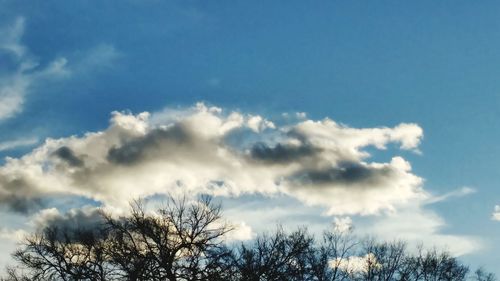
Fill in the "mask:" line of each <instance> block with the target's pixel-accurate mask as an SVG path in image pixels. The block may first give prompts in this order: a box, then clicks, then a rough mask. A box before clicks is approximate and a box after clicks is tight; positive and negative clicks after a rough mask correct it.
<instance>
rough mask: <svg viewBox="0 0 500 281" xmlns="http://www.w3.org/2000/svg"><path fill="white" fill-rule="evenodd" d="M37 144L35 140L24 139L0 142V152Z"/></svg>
mask: <svg viewBox="0 0 500 281" xmlns="http://www.w3.org/2000/svg"><path fill="white" fill-rule="evenodd" d="M37 142H38V139H37V138H24V139H16V140H10V141H4V142H0V151H5V150H10V149H15V148H18V147H24V146H32V145H35V144H36V143H37Z"/></svg>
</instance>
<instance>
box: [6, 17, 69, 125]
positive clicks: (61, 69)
mask: <svg viewBox="0 0 500 281" xmlns="http://www.w3.org/2000/svg"><path fill="white" fill-rule="evenodd" d="M24 28H25V19H24V18H22V17H19V18H17V19H16V21H15V22H14V23H13V24H12V25H10V26H7V27H5V28H3V29H1V30H0V38H2V39H0V56H3V57H5V58H6V59H7V58H10V62H11V63H10V64H11V67H10V68H11V69H9V70H7V71H5V73H2V74H0V121H1V120H5V119H8V118H11V117H13V116H14V115H16V114H17V113H19V112H20V111H21V110H22V106H23V104H24V100H25V97H26V95H27V94H28V91H29V90H30V89H31V88H32V87H33V85H34V84H35V83H37V82H40V81H45V80H51V79H56V78H61V77H64V76H67V75H68V73H69V71H68V69H67V68H66V63H67V61H66V59H65V58H57V59H55V60H54V61H52V62H50V63H49V64H48V65H47V66H45V67H41V66H39V64H38V62H37V61H36V60H35V59H34V58H33V57H32V56H31V55H30V54H29V50H28V48H26V47H25V46H24V45H23V44H22V43H21V38H22V36H23V34H24Z"/></svg>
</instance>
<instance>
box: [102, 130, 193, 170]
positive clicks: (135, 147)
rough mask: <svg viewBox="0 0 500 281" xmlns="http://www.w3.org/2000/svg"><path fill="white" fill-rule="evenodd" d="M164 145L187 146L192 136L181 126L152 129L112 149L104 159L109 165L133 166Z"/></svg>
mask: <svg viewBox="0 0 500 281" xmlns="http://www.w3.org/2000/svg"><path fill="white" fill-rule="evenodd" d="M164 143H169V144H171V145H173V146H174V147H175V146H181V145H182V146H185V145H189V144H190V143H192V135H191V134H190V132H188V131H187V130H186V129H185V128H184V127H183V126H181V125H177V126H172V127H170V128H167V129H154V130H151V131H150V132H148V133H147V134H146V135H144V136H142V137H139V138H136V139H133V140H130V141H128V142H125V143H124V144H122V145H121V146H119V147H112V148H111V149H109V151H108V155H107V157H106V158H107V160H108V161H109V162H111V163H115V164H122V165H133V164H135V163H137V162H140V161H141V160H143V159H144V158H145V157H146V155H147V154H148V152H149V151H152V150H156V151H157V150H158V149H159V148H161V146H162V145H163V144H164Z"/></svg>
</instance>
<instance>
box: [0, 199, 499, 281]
mask: <svg viewBox="0 0 500 281" xmlns="http://www.w3.org/2000/svg"><path fill="white" fill-rule="evenodd" d="M101 216H102V220H101V222H102V223H101V224H97V225H94V226H93V227H92V228H91V229H88V228H87V229H83V228H69V227H58V226H57V225H50V226H47V227H45V228H44V229H42V230H40V231H39V232H37V233H35V234H33V235H30V236H28V237H26V239H25V240H24V244H23V245H21V246H20V248H19V249H18V250H17V251H16V252H14V253H13V257H14V259H15V260H16V261H17V264H16V266H13V267H9V268H7V270H6V273H5V277H4V278H2V279H1V280H5V281H7V280H9V281H10V280H19V281H28V280H34V281H37V280H67V281H76V280H98V281H104V280H130V281H132V280H170V281H180V280H182V281H187V280H189V281H195V280H235V281H282V280H287V281H288V280H290V281H309V280H310V281H335V280H345V281H358V280H359V281H361V280H373V281H393V280H394V281H395V280H401V281H420V280H422V281H447V280H449V281H451V280H453V281H466V280H475V281H494V280H496V278H495V276H494V275H493V274H491V273H488V272H486V271H485V270H483V269H478V270H476V271H475V272H471V271H470V270H469V268H468V267H467V266H466V265H464V264H462V263H461V262H460V261H459V260H457V259H456V258H455V257H453V256H451V255H450V254H449V253H447V252H445V251H438V250H436V249H430V250H426V249H425V248H424V247H422V246H421V247H418V249H416V250H411V249H408V247H407V246H406V244H405V243H404V242H401V241H395V242H378V241H376V240H375V239H372V238H364V239H358V238H357V237H355V236H354V235H353V234H352V232H351V231H337V230H332V231H325V232H324V233H323V235H322V237H321V239H315V238H314V237H313V236H312V235H311V234H309V232H308V231H307V229H305V228H301V229H298V230H296V231H293V232H286V231H285V230H284V229H283V228H282V227H278V228H277V230H276V231H275V232H273V233H267V234H263V235H260V236H258V237H257V238H256V239H254V240H252V241H250V242H246V243H240V244H235V243H229V242H227V241H225V237H226V236H225V234H226V233H228V232H229V231H230V230H231V226H230V225H228V224H227V223H225V221H224V220H223V218H222V214H221V207H220V205H218V204H214V203H213V202H212V200H211V198H210V197H201V198H200V199H199V200H197V201H189V200H186V199H182V200H170V201H169V203H168V204H166V206H165V207H163V208H161V209H159V210H158V211H157V212H155V213H150V212H146V211H145V209H144V207H143V204H141V202H140V201H138V202H134V203H133V204H132V207H131V212H130V215H128V216H126V217H121V218H114V217H112V216H110V215H108V214H106V213H104V212H103V213H102V214H101Z"/></svg>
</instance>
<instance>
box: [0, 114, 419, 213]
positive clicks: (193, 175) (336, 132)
mask: <svg viewBox="0 0 500 281" xmlns="http://www.w3.org/2000/svg"><path fill="white" fill-rule="evenodd" d="M421 137H422V130H421V129H420V127H418V126H417V125H415V124H401V125H398V126H396V127H394V128H368V129H355V128H350V127H347V126H344V125H339V124H337V123H335V122H334V121H332V120H329V119H325V120H321V121H312V120H305V121H299V122H297V123H295V124H287V125H284V126H278V125H275V124H274V123H272V122H270V121H269V120H267V119H266V118H264V117H262V116H255V115H250V114H244V113H241V112H228V113H225V112H224V111H223V110H222V109H220V108H217V107H207V106H205V105H204V104H197V105H196V106H194V107H192V108H187V109H175V110H168V109H166V110H165V111H163V112H161V113H155V114H152V115H151V114H150V113H147V112H145V113H140V114H137V115H133V114H131V113H123V112H113V114H112V118H111V124H110V126H109V128H107V129H106V130H104V131H101V132H91V133H87V134H85V135H83V136H81V137H77V136H72V137H68V138H61V139H47V140H46V141H45V143H44V144H43V145H41V146H39V147H38V148H36V149H34V150H33V151H32V152H31V153H29V154H27V155H25V156H23V157H21V158H7V159H6V163H5V165H3V166H2V167H0V201H1V202H3V203H4V204H8V205H10V207H11V208H13V209H15V210H18V211H27V209H28V208H29V207H32V206H37V204H33V203H37V202H38V203H40V204H41V201H43V200H42V199H43V197H46V196H50V195H54V194H68V195H78V196H84V197H88V198H91V199H94V200H99V201H102V202H103V204H105V205H110V206H115V207H118V208H120V207H124V206H126V205H127V204H128V202H129V201H130V200H131V199H134V198H137V197H144V196H150V195H155V194H167V193H177V192H181V193H189V194H198V193H209V194H213V195H223V196H236V195H239V194H244V193H261V194H267V195H271V194H287V195H290V196H293V197H296V198H297V199H298V200H300V201H302V202H305V203H307V204H310V205H315V206H323V207H326V208H327V212H328V213H329V214H336V215H338V214H375V213H378V212H380V211H384V210H394V209H396V208H397V207H398V205H401V204H405V202H407V201H409V200H413V199H419V198H425V197H426V196H427V194H426V192H425V191H424V190H423V189H422V186H421V184H422V179H421V178H419V177H418V176H416V175H414V174H413V173H412V172H411V167H410V164H409V163H408V162H407V161H405V160H404V159H403V158H401V157H399V156H396V157H394V158H393V159H392V160H391V161H390V162H388V163H376V162H369V161H368V159H369V154H368V153H367V152H366V151H365V150H364V149H365V148H366V147H368V146H374V147H376V148H379V149H384V148H385V146H386V145H387V144H388V143H391V142H395V143H399V144H400V146H401V148H402V149H417V145H418V144H419V142H420V139H421ZM242 138H248V139H250V140H252V141H251V142H249V143H248V145H246V146H243V147H242V146H239V145H232V144H233V143H235V141H234V139H242Z"/></svg>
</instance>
